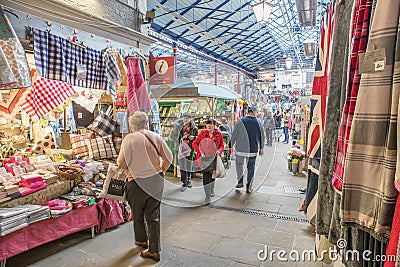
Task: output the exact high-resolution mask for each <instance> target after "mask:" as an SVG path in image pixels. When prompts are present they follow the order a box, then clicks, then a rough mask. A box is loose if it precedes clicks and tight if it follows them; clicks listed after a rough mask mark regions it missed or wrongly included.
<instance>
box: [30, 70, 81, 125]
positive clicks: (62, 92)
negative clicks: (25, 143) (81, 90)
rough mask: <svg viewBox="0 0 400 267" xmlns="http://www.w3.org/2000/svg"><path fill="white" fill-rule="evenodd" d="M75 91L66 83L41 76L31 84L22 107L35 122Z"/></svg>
mask: <svg viewBox="0 0 400 267" xmlns="http://www.w3.org/2000/svg"><path fill="white" fill-rule="evenodd" d="M75 93H76V92H75V90H74V88H73V87H72V85H70V84H68V83H65V82H62V81H54V80H49V79H46V78H43V77H42V78H40V79H38V80H36V81H35V83H34V84H33V86H32V89H31V91H30V92H29V94H28V96H27V97H26V99H25V102H24V103H23V104H22V108H23V109H24V110H25V112H26V113H27V114H28V115H29V117H31V119H32V121H33V122H36V121H38V120H39V119H40V118H42V117H43V115H45V114H46V113H48V112H49V111H51V110H53V109H55V108H56V107H58V106H59V105H60V104H61V103H63V102H64V101H65V100H67V99H68V98H70V97H71V96H72V95H73V94H75Z"/></svg>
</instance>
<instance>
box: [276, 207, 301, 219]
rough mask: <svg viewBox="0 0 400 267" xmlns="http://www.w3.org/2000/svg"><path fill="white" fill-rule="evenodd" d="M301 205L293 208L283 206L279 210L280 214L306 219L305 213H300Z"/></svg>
mask: <svg viewBox="0 0 400 267" xmlns="http://www.w3.org/2000/svg"><path fill="white" fill-rule="evenodd" d="M299 209H300V205H299V206H298V207H293V206H286V205H285V206H281V207H280V208H279V213H280V214H285V215H293V216H296V217H299V218H306V216H305V215H304V212H303V211H299Z"/></svg>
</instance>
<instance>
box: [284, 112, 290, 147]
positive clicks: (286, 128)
mask: <svg viewBox="0 0 400 267" xmlns="http://www.w3.org/2000/svg"><path fill="white" fill-rule="evenodd" d="M289 120H290V113H289V109H286V110H285V111H284V112H283V132H284V134H285V140H284V141H283V143H284V144H287V143H289Z"/></svg>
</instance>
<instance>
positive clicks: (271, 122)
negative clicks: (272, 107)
mask: <svg viewBox="0 0 400 267" xmlns="http://www.w3.org/2000/svg"><path fill="white" fill-rule="evenodd" d="M274 128H275V119H274V117H272V112H271V111H269V110H268V111H267V115H266V116H265V117H264V129H265V138H266V139H267V145H268V146H272V132H273V131H274Z"/></svg>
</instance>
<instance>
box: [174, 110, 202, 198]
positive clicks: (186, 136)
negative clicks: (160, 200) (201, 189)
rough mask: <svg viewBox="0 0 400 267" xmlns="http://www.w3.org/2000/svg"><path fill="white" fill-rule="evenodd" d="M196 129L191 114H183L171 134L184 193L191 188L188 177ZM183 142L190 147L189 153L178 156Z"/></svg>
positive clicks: (191, 165) (190, 169) (191, 163)
mask: <svg viewBox="0 0 400 267" xmlns="http://www.w3.org/2000/svg"><path fill="white" fill-rule="evenodd" d="M198 132H199V130H198V128H197V126H196V124H195V123H194V121H193V120H192V114H190V113H183V115H182V118H180V119H178V120H177V121H176V122H175V123H174V129H173V131H172V134H171V140H174V147H175V151H176V152H177V154H176V156H177V157H178V166H179V169H180V172H181V181H182V188H181V191H182V192H183V191H185V190H186V188H188V187H189V188H192V182H191V181H190V176H191V172H192V167H193V154H194V150H193V146H192V143H193V140H194V139H195V138H196V136H197V135H198ZM182 142H185V143H186V144H187V145H188V146H189V147H190V150H191V151H190V153H189V155H187V156H179V152H178V151H179V150H180V147H181V146H182V145H185V144H182Z"/></svg>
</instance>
